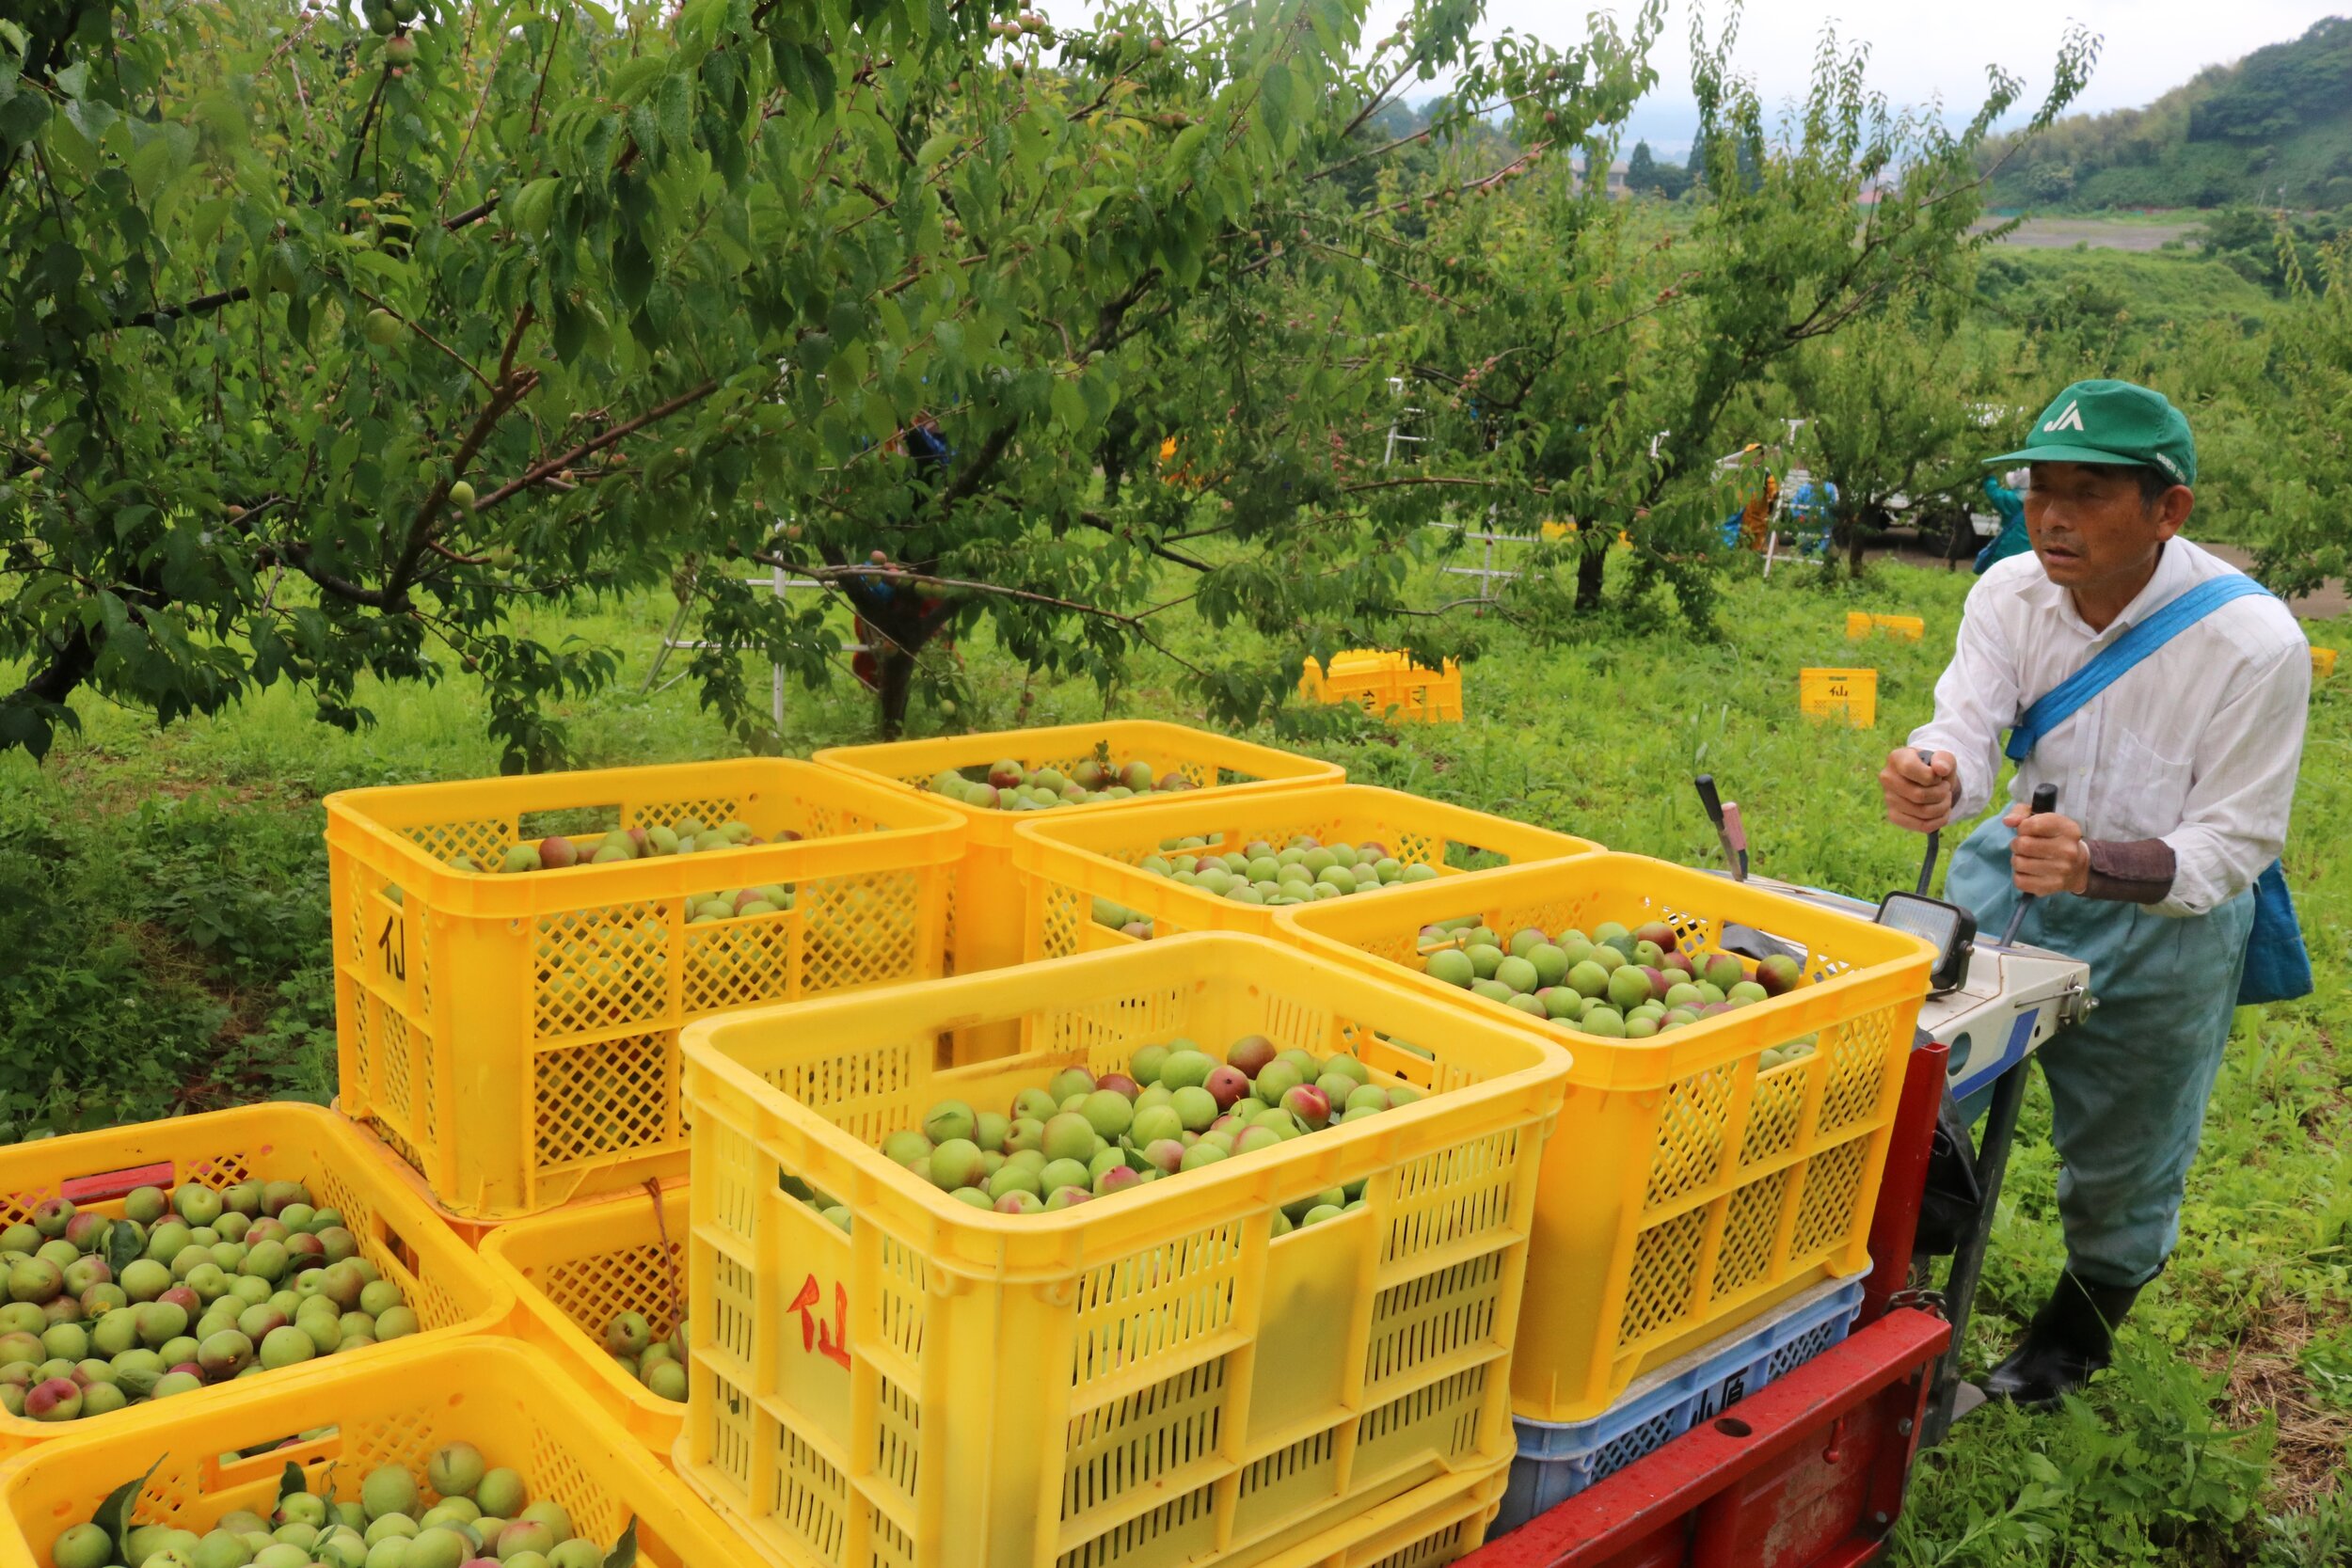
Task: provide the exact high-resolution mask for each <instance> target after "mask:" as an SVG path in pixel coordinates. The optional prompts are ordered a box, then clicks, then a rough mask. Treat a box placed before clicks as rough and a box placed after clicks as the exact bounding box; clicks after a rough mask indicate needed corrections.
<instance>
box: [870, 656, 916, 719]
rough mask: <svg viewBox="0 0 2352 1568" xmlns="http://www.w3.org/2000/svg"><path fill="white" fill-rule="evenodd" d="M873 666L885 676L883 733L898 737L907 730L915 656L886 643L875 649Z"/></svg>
mask: <svg viewBox="0 0 2352 1568" xmlns="http://www.w3.org/2000/svg"><path fill="white" fill-rule="evenodd" d="M874 666H875V669H876V670H877V672H878V673H880V675H881V677H882V690H881V691H880V692H879V693H878V694H877V695H878V696H879V697H880V699H881V702H882V738H883V739H884V740H896V739H898V736H899V735H900V733H901V732H903V731H904V730H905V729H906V723H907V698H908V697H909V696H910V695H911V694H912V693H913V690H914V655H913V654H911V653H907V652H904V651H903V650H901V649H898V648H893V647H890V646H888V645H886V644H885V645H884V646H882V647H881V648H878V649H876V650H875V652H874Z"/></svg>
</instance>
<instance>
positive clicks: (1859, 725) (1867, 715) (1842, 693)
mask: <svg viewBox="0 0 2352 1568" xmlns="http://www.w3.org/2000/svg"><path fill="white" fill-rule="evenodd" d="M1797 706H1798V708H1799V709H1800V710H1801V711H1802V712H1803V713H1804V716H1805V717H1806V718H1807V719H1836V720H1840V721H1843V722H1845V723H1848V724H1851V725H1852V726H1853V727H1854V728H1855V729H1857V730H1870V729H1876V728H1877V727H1878V721H1879V673H1878V672H1877V671H1876V670H1851V669H1848V670H1800V671H1798V672H1797Z"/></svg>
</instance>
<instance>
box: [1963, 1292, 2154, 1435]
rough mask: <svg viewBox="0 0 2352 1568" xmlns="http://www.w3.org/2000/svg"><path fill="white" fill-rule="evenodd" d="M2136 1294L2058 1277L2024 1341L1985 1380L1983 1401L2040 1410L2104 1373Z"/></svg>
mask: <svg viewBox="0 0 2352 1568" xmlns="http://www.w3.org/2000/svg"><path fill="white" fill-rule="evenodd" d="M2139 1291H2140V1287H2138V1286H2137V1285H2134V1286H2131V1287H2129V1288H2128V1289H2125V1290H2121V1291H2111V1290H2102V1289H2100V1288H2099V1287H2097V1286H2094V1285H2086V1284H2084V1283H2083V1282H2082V1281H2081V1280H2079V1279H2077V1278H2075V1277H2074V1274H2073V1273H2072V1272H2071V1271H2070V1272H2068V1273H2065V1274H2061V1275H2058V1286H2057V1288H2056V1289H2054V1290H2053V1291H2051V1292H2050V1299H2049V1300H2048V1301H2047V1302H2045V1303H2043V1304H2042V1310H2041V1311H2039V1312H2036V1313H2035V1314H2034V1315H2033V1322H2032V1323H2031V1324H2029V1325H2028V1326H2027V1327H2026V1338H2025V1339H2024V1340H2023V1341H2022V1342H2021V1343H2020V1344H2019V1345H2018V1347H2017V1348H2016V1349H2015V1350H2013V1351H2011V1352H2010V1355H2009V1359H2008V1360H2006V1361H2004V1362H2002V1363H2001V1364H2000V1365H1999V1366H1997V1367H1995V1368H1994V1369H1993V1370H1992V1372H1991V1374H1990V1375H1988V1376H1987V1377H1986V1378H1985V1380H1984V1383H1983V1385H1982V1386H1983V1388H1984V1391H1985V1394H1986V1396H1987V1397H1988V1398H1991V1399H1996V1400H2007V1401H2009V1402H2011V1403H2012V1404H2021V1405H2026V1406H2028V1407H2040V1406H2044V1405H2052V1404H2056V1403H2057V1402H2058V1398H2059V1396H2060V1395H2063V1394H2069V1393H2072V1392H2073V1391H2074V1390H2075V1389H2077V1388H2079V1387H2081V1386H2083V1385H2084V1384H2086V1383H2088V1382H2090V1374H2091V1373H2093V1372H2096V1371H2100V1370H2104V1369H2105V1368H2106V1364H2107V1360H2108V1357H2109V1354H2110V1353H2111V1352H2112V1351H2113V1348H2114V1344H2115V1339H2114V1330H2115V1327H2116V1325H2117V1324H2119V1323H2122V1321H2123V1318H2124V1314H2126V1313H2128V1312H2129V1311H2131V1309H2132V1303H2133V1301H2134V1300H2135V1299H2137V1296H2138V1295H2139Z"/></svg>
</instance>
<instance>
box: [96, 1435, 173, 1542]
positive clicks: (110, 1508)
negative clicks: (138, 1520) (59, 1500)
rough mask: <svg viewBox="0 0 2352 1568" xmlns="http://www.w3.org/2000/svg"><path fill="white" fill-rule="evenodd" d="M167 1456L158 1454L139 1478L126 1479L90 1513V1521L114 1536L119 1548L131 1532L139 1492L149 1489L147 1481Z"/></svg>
mask: <svg viewBox="0 0 2352 1568" xmlns="http://www.w3.org/2000/svg"><path fill="white" fill-rule="evenodd" d="M165 1457H166V1456H165V1455H163V1454H160V1453H159V1454H157V1455H156V1456H155V1462H154V1463H153V1464H151V1465H149V1466H148V1467H147V1469H146V1470H145V1471H144V1472H143V1473H142V1474H141V1475H140V1476H139V1478H138V1480H136V1481H124V1482H123V1483H122V1484H121V1485H120V1486H118V1487H116V1488H115V1489H114V1490H113V1491H111V1492H109V1493H107V1494H106V1500H105V1501H103V1502H102V1503H100V1504H99V1505H98V1512H97V1513H93V1514H91V1515H90V1523H91V1524H93V1525H96V1526H97V1527H98V1528H100V1529H103V1530H104V1531H105V1532H106V1533H107V1535H109V1536H110V1537H112V1538H113V1540H114V1544H115V1545H116V1546H117V1548H120V1547H121V1545H122V1543H123V1537H125V1536H127V1535H129V1534H130V1533H131V1511H132V1510H133V1509H134V1508H135V1507H136V1506H137V1504H138V1500H139V1494H140V1493H142V1492H144V1491H146V1490H147V1483H148V1482H149V1481H151V1480H153V1479H154V1475H155V1472H156V1471H158V1470H160V1469H162V1468H163V1467H164V1459H165Z"/></svg>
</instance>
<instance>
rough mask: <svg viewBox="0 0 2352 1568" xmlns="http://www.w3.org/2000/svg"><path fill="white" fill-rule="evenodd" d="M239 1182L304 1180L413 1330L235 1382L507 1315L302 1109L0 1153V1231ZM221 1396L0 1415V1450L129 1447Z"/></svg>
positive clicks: (460, 1249) (488, 1277)
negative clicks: (55, 1206) (412, 1312)
mask: <svg viewBox="0 0 2352 1568" xmlns="http://www.w3.org/2000/svg"><path fill="white" fill-rule="evenodd" d="M248 1178H251V1179H255V1180H272V1181H300V1182H303V1183H304V1184H305V1185H307V1186H308V1187H309V1188H310V1194H311V1196H313V1197H314V1198H316V1199H317V1201H318V1206H319V1207H320V1208H323V1209H326V1208H331V1209H338V1210H341V1211H342V1215H343V1223H344V1225H345V1226H346V1227H348V1228H349V1229H350V1231H351V1233H352V1235H353V1236H354V1237H356V1238H357V1239H358V1243H359V1255H360V1256H361V1257H363V1258H365V1259H368V1261H369V1262H371V1263H373V1264H374V1265H375V1268H376V1270H377V1272H378V1273H380V1274H381V1275H383V1276H384V1277H385V1278H387V1279H389V1280H390V1281H391V1282H392V1283H393V1284H395V1285H397V1286H399V1287H400V1293H401V1297H402V1299H403V1300H405V1302H407V1304H408V1305H409V1306H411V1307H415V1308H416V1312H417V1321H418V1323H419V1324H420V1325H421V1332H420V1333H419V1334H417V1335H415V1336H413V1337H410V1338H405V1339H398V1340H393V1341H390V1342H388V1343H385V1344H381V1345H377V1346H373V1347H372V1348H369V1349H364V1350H354V1351H349V1352H345V1353H342V1354H336V1355H331V1356H326V1357H322V1358H321V1359H319V1360H316V1361H309V1362H304V1363H302V1364H301V1365H300V1366H298V1367H290V1368H288V1369H286V1370H283V1371H277V1372H269V1373H265V1374H262V1375H261V1376H260V1377H258V1378H253V1379H246V1380H241V1381H240V1382H239V1383H238V1384H237V1385H236V1386H237V1387H239V1388H246V1387H250V1386H253V1384H254V1383H256V1382H259V1383H262V1384H263V1385H265V1386H274V1385H276V1384H278V1382H280V1381H291V1380H294V1379H296V1378H301V1377H306V1376H314V1375H320V1374H326V1375H330V1376H331V1375H342V1373H343V1372H344V1371H345V1370H347V1369H355V1368H361V1367H367V1366H371V1365H373V1364H375V1363H376V1362H378V1361H381V1360H383V1359H386V1358H388V1357H389V1356H391V1355H393V1354H396V1353H399V1352H400V1351H402V1350H403V1349H405V1347H406V1346H407V1345H409V1344H412V1343H416V1342H418V1341H423V1342H425V1343H427V1344H431V1345H436V1346H437V1345H439V1344H440V1343H441V1342H443V1341H444V1340H447V1339H449V1338H453V1336H457V1335H461V1334H481V1333H487V1332H490V1331H492V1330H495V1329H496V1328H498V1327H499V1326H500V1325H501V1324H502V1323H505V1322H506V1320H507V1318H508V1317H509V1316H511V1315H512V1314H513V1312H514V1309H515V1297H514V1295H513V1293H512V1292H511V1291H508V1290H507V1289H506V1287H505V1286H504V1285H502V1284H501V1283H500V1282H499V1280H498V1279H497V1278H496V1277H495V1276H494V1275H492V1274H491V1273H490V1271H489V1270H488V1269H486V1268H485V1267H484V1266H483V1264H482V1261H481V1259H478V1258H476V1257H475V1256H474V1255H473V1254H472V1252H470V1251H469V1250H468V1248H467V1247H466V1246H465V1245H464V1244H463V1243H461V1242H459V1241H458V1239H457V1238H456V1237H454V1236H453V1235H451V1234H450V1233H449V1232H448V1231H447V1230H446V1229H444V1228H443V1227H441V1226H440V1224H439V1223H438V1222H437V1221H436V1220H435V1219H434V1217H433V1216H432V1214H430V1213H429V1212H426V1210H425V1209H424V1207H423V1205H421V1204H420V1203H419V1202H417V1200H416V1198H415V1197H414V1196H412V1195H411V1194H409V1193H407V1192H405V1191H404V1190H403V1188H402V1186H401V1184H400V1182H399V1181H398V1180H395V1179H394V1178H393V1177H392V1175H391V1173H390V1172H389V1171H387V1170H385V1169H384V1168H383V1167H382V1166H381V1165H380V1164H377V1163H376V1162H375V1161H374V1160H373V1159H371V1158H370V1157H369V1156H368V1154H367V1152H366V1150H365V1148H363V1147H362V1141H361V1139H360V1137H359V1135H358V1129H356V1128H354V1127H353V1126H352V1125H351V1124H350V1123H349V1122H347V1121H345V1120H343V1118H342V1117H339V1116H336V1115H335V1114H334V1113H332V1112H330V1111H326V1110H322V1109H320V1108H319V1107H318V1106H315V1105H300V1104H291V1103H287V1102H284V1101H276V1102H272V1103H270V1104H266V1105H247V1106H244V1107H241V1108H239V1109H237V1110H231V1111H214V1112H210V1113H208V1114H206V1115H203V1116H193V1117H171V1118H170V1119H168V1120H166V1121H149V1122H140V1123H137V1124H135V1125H134V1126H130V1127H113V1128H108V1129H106V1130H104V1131H103V1132H77V1133H75V1134H73V1135H72V1136H71V1137H64V1138H43V1139H40V1140H38V1141H36V1142H33V1143H21V1144H13V1145H10V1146H8V1147H7V1148H0V1194H5V1195H6V1196H4V1197H0V1228H5V1227H8V1226H11V1225H15V1224H17V1223H18V1222H20V1221H29V1220H30V1219H31V1218H32V1213H33V1211H34V1209H35V1208H36V1207H38V1206H39V1205H40V1203H41V1202H42V1201H43V1200H44V1199H47V1198H51V1197H65V1198H67V1199H70V1200H71V1201H72V1203H73V1204H74V1206H75V1208H76V1209H86V1210H90V1211H93V1212H98V1213H102V1214H105V1215H108V1216H110V1217H114V1218H119V1217H120V1216H121V1213H122V1199H123V1197H124V1196H126V1195H127V1194H129V1193H130V1192H131V1191H132V1190H133V1189H134V1188H136V1187H145V1186H154V1187H161V1188H163V1189H165V1191H166V1192H169V1191H170V1190H171V1189H172V1188H174V1187H176V1186H178V1185H180V1184H181V1183H182V1182H184V1181H200V1182H202V1183H203V1184H204V1185H206V1186H208V1187H213V1188H223V1187H232V1186H234V1185H236V1184H237V1183H238V1182H240V1181H243V1180H247V1179H248ZM229 1392H230V1389H229V1387H228V1386H218V1387H213V1388H206V1389H203V1390H200V1391H199V1392H196V1393H190V1394H182V1395H178V1396H175V1397H174V1398H172V1399H170V1400H168V1401H150V1402H146V1403H142V1404H134V1405H126V1406H125V1407H124V1408H122V1409H120V1410H117V1411H114V1412H112V1413H110V1414H108V1415H104V1416H91V1417H87V1418H83V1419H81V1420H76V1421H64V1422H50V1421H35V1420H29V1419H27V1418H24V1417H22V1416H10V1415H8V1414H7V1413H6V1412H4V1411H0V1455H7V1454H12V1453H20V1452H22V1451H24V1449H30V1448H33V1447H35V1446H36V1445H40V1446H44V1447H45V1446H48V1445H50V1444H54V1443H56V1442H58V1441H60V1440H61V1439H65V1438H71V1437H75V1436H79V1435H83V1434H89V1433H121V1434H125V1436H124V1440H125V1441H128V1440H129V1438H130V1436H132V1435H135V1434H136V1433H141V1432H145V1431H147V1430H149V1429H150V1428H151V1427H152V1426H153V1425H154V1424H155V1423H156V1422H157V1421H158V1420H161V1419H163V1418H165V1413H166V1412H167V1410H168V1411H178V1410H181V1409H183V1408H195V1409H199V1410H203V1409H209V1408H212V1406H213V1403H214V1402H215V1401H216V1400H218V1399H221V1398H223V1397H226V1396H227V1395H228V1394H229Z"/></svg>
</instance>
